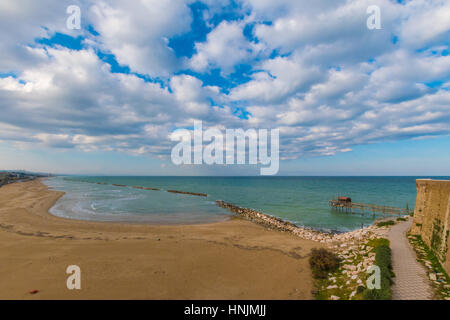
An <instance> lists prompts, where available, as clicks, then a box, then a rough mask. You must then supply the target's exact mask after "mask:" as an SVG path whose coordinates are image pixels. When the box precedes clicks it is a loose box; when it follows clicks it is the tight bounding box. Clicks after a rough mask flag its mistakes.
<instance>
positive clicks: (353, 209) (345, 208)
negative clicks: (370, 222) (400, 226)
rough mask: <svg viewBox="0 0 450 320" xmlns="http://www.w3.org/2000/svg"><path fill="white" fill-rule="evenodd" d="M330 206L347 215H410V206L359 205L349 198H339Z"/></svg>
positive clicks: (331, 201)
mask: <svg viewBox="0 0 450 320" xmlns="http://www.w3.org/2000/svg"><path fill="white" fill-rule="evenodd" d="M329 202H330V206H331V207H332V208H333V209H336V210H338V211H342V212H346V213H352V214H353V213H358V214H362V215H364V214H372V215H373V216H375V215H376V214H377V213H379V214H383V216H385V215H398V216H400V215H409V214H410V210H409V207H408V204H407V205H406V208H398V207H390V206H380V205H376V204H368V203H358V202H352V199H351V198H349V197H337V198H336V199H333V200H330V201H329Z"/></svg>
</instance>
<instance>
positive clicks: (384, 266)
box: [363, 238, 395, 300]
mask: <svg viewBox="0 0 450 320" xmlns="http://www.w3.org/2000/svg"><path fill="white" fill-rule="evenodd" d="M372 241H373V242H372V244H373V245H374V249H373V250H374V252H375V265H377V266H378V267H379V268H380V272H381V288H380V289H372V290H371V289H366V290H365V291H364V293H363V298H364V300H391V299H392V295H391V285H392V278H393V277H394V276H395V275H394V272H393V271H392V259H391V248H390V247H389V240H387V239H381V238H380V239H375V240H372Z"/></svg>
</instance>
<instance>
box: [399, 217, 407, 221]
mask: <svg viewBox="0 0 450 320" xmlns="http://www.w3.org/2000/svg"><path fill="white" fill-rule="evenodd" d="M397 221H406V218H402V217H400V218H397Z"/></svg>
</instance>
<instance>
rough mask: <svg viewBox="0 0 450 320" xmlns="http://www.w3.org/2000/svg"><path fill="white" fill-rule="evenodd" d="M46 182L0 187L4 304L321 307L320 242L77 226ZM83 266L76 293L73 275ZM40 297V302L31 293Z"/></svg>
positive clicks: (246, 231)
mask: <svg viewBox="0 0 450 320" xmlns="http://www.w3.org/2000/svg"><path fill="white" fill-rule="evenodd" d="M62 195H63V193H62V192H58V191H53V190H48V188H47V186H45V185H44V184H43V183H42V182H41V181H39V180H35V181H31V182H24V183H14V184H10V185H6V186H3V187H2V188H0V299H312V298H313V296H312V294H311V290H312V289H313V281H312V278H311V273H310V269H309V265H308V255H309V252H310V250H311V248H313V247H318V246H320V244H319V243H317V242H313V241H309V240H303V239H301V238H299V237H296V236H294V235H292V234H288V233H283V232H279V231H273V230H267V229H266V228H264V227H263V226H260V225H256V224H253V223H251V222H249V221H245V220H242V219H238V218H233V219H230V220H229V221H226V222H220V223H214V224H201V225H185V226H183V225H179V226H161V225H142V224H122V223H103V222H88V221H78V220H69V219H63V218H59V217H55V216H53V215H51V214H49V213H48V210H49V209H50V208H51V207H52V206H53V205H54V203H55V202H56V201H57V200H58V199H59V198H60V197H61V196H62ZM69 265H78V266H79V267H80V268H81V287H82V288H81V290H68V289H67V287H66V280H67V277H68V276H69V275H67V274H66V268H67V266H69ZM32 290H38V293H36V294H30V293H29V292H30V291H32Z"/></svg>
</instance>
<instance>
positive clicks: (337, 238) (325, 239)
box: [216, 200, 373, 246]
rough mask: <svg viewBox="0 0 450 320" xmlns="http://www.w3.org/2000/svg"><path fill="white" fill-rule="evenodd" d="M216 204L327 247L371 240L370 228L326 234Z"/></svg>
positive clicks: (222, 203) (240, 208) (261, 214)
mask: <svg viewBox="0 0 450 320" xmlns="http://www.w3.org/2000/svg"><path fill="white" fill-rule="evenodd" d="M216 204H217V205H218V206H219V207H222V208H225V209H228V210H230V211H231V212H233V213H236V214H237V215H239V216H240V217H241V218H244V219H246V220H249V221H252V222H254V223H257V224H260V225H262V226H264V227H266V228H268V229H274V230H278V231H282V232H289V233H292V234H293V235H296V236H298V237H300V238H302V239H307V240H312V241H317V242H321V243H327V244H329V245H331V244H335V243H339V244H340V243H342V244H343V245H344V246H345V245H346V243H352V242H353V241H358V240H361V239H363V238H365V239H367V238H369V239H370V238H372V237H373V235H372V229H373V228H372V227H367V228H365V229H359V230H354V231H350V232H345V233H327V232H323V231H319V230H315V229H312V228H306V227H300V226H297V225H295V224H293V223H291V222H288V221H284V220H282V219H280V218H277V217H273V216H270V215H267V214H265V213H262V212H259V211H257V210H253V209H249V208H242V207H239V206H236V205H234V204H232V203H228V202H225V201H222V200H217V201H216Z"/></svg>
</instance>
